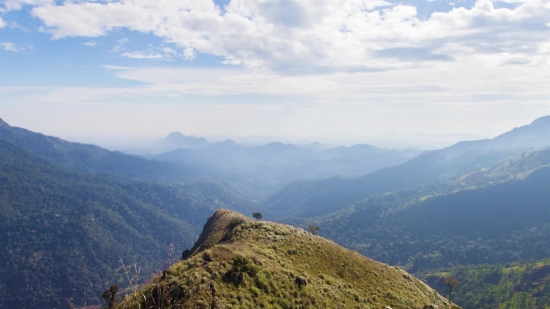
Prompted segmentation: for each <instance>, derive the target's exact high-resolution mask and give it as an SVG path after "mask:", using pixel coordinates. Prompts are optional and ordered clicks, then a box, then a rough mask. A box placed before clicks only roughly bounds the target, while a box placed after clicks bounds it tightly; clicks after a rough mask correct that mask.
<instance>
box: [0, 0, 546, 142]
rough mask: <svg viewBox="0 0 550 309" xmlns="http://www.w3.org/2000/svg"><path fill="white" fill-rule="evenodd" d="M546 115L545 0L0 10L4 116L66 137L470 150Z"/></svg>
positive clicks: (84, 2) (221, 0)
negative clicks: (443, 140) (421, 141)
mask: <svg viewBox="0 0 550 309" xmlns="http://www.w3.org/2000/svg"><path fill="white" fill-rule="evenodd" d="M548 114H550V1H548V0H531V1H530V0H493V1H491V0H477V1H475V0H463V1H460V0H456V1H444V0H430V1H426V0H417V1H412V0H403V1H394V0H386V1H384V0H366V1H365V0H231V1H228V0H216V1H211V0H66V1H55V0H0V118H2V119H3V120H4V121H6V122H8V123H9V124H11V125H14V126H19V127H24V128H27V129H30V130H33V131H38V132H42V133H45V134H50V135H55V136H60V137H63V138H68V139H71V140H82V141H99V143H101V142H104V143H107V141H110V142H123V141H130V140H133V139H139V138H150V139H154V138H158V137H162V136H164V135H166V134H168V133H169V132H173V131H180V132H182V133H183V134H187V135H196V136H204V137H207V138H209V139H212V140H221V139H225V138H234V139H237V140H238V139H239V138H241V139H244V138H246V137H248V138H251V139H255V140H262V139H264V140H273V139H281V140H299V141H314V140H318V141H323V142H333V143H339V142H341V143H351V142H365V141H372V140H378V141H381V140H383V139H384V137H395V136H401V137H403V138H404V139H406V138H407V136H419V135H422V136H439V137H441V136H447V137H453V138H459V139H460V138H463V137H467V136H471V137H474V136H480V137H493V136H496V135H498V134H500V133H503V132H505V131H508V130H510V129H512V128H514V127H518V126H521V125H525V124H528V123H530V122H531V121H533V120H534V119H536V118H538V117H541V116H544V115H548Z"/></svg>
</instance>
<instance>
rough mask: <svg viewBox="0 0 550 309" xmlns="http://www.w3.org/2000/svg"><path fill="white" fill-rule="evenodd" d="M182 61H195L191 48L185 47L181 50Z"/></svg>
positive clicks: (193, 51)
mask: <svg viewBox="0 0 550 309" xmlns="http://www.w3.org/2000/svg"><path fill="white" fill-rule="evenodd" d="M183 59H185V60H193V59H195V50H194V49H193V48H191V47H187V48H186V49H184V50H183Z"/></svg>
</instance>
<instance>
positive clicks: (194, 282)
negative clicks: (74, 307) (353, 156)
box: [117, 210, 459, 309]
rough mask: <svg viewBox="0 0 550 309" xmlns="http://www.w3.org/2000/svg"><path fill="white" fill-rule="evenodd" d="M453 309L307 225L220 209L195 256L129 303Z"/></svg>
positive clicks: (409, 279) (409, 277)
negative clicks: (258, 218) (312, 231)
mask: <svg viewBox="0 0 550 309" xmlns="http://www.w3.org/2000/svg"><path fill="white" fill-rule="evenodd" d="M388 307H389V308H393V309H428V308H430V309H433V308H440V309H443V308H455V309H458V308H459V307H457V306H456V305H453V304H451V303H449V302H448V301H447V300H446V299H445V298H444V297H442V296H440V295H438V294H437V293H436V292H435V291H433V290H432V289H431V288H429V287H428V286H427V285H426V284H424V283H423V282H421V281H420V280H418V279H416V278H415V277H413V276H412V275H409V274H408V273H406V272H405V271H403V270H401V269H399V268H394V267H390V266H388V265H385V264H382V263H379V262H375V261H373V260H371V259H369V258H366V257H364V256H362V255H360V254H358V253H357V252H355V251H351V250H348V249H344V248H343V247H340V246H339V245H337V244H335V243H333V242H331V241H328V240H326V239H324V238H321V237H319V236H315V235H312V234H310V233H308V232H305V231H304V230H302V229H298V228H294V227H292V226H288V225H282V224H278V223H272V222H265V221H252V220H251V219H248V218H247V217H244V216H242V215H240V214H238V213H235V212H231V211H226V210H218V211H216V212H215V213H214V215H212V216H211V217H210V218H209V219H208V221H207V223H206V225H205V226H204V229H203V232H202V234H201V236H200V238H199V240H198V241H197V243H196V244H195V246H194V247H193V248H192V250H191V256H190V257H188V258H187V259H186V260H183V261H180V262H177V263H175V264H174V265H172V266H171V267H170V268H168V269H167V272H166V274H162V275H158V276H156V277H155V278H154V279H153V280H152V281H151V282H150V283H149V284H148V285H146V286H145V287H144V288H143V289H141V290H139V291H136V292H135V293H133V294H130V295H129V296H128V297H126V298H124V300H123V301H122V302H121V303H120V304H119V305H118V306H117V308H119V309H123V308H289V309H290V308H388Z"/></svg>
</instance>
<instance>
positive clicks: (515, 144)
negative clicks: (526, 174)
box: [263, 116, 550, 217]
mask: <svg viewBox="0 0 550 309" xmlns="http://www.w3.org/2000/svg"><path fill="white" fill-rule="evenodd" d="M549 121H550V117H548V116H547V117H542V118H539V119H537V120H535V121H533V123H532V124H530V125H527V126H523V127H521V128H517V129H514V130H512V131H510V132H507V133H504V134H502V135H500V136H498V137H496V138H494V139H491V140H481V141H472V142H461V143H458V144H456V145H453V146H451V147H448V148H444V149H441V150H436V151H430V152H426V153H423V154H422V155H420V156H418V157H416V158H414V159H411V160H410V161H408V162H406V163H403V164H401V165H397V166H393V167H389V168H385V169H382V170H378V171H375V172H373V173H370V174H367V175H365V176H362V177H358V178H354V179H343V178H339V177H333V178H330V179H322V180H313V181H302V182H297V183H292V184H289V185H287V186H286V187H284V188H282V189H281V190H279V191H278V192H275V193H274V194H272V195H271V196H269V197H268V198H267V199H265V201H264V202H263V205H264V206H265V207H266V208H269V209H271V210H272V211H274V212H278V213H280V214H281V215H287V216H299V217H311V216H319V215H326V214H329V213H331V212H335V211H338V210H340V209H342V208H344V207H346V206H348V205H351V204H353V203H355V202H357V201H359V200H361V199H363V198H365V197H367V196H369V195H371V194H373V193H380V192H387V191H393V190H408V189H414V188H417V187H420V186H422V185H426V184H429V183H431V182H435V181H439V180H443V179H449V178H452V177H455V176H458V175H460V174H463V173H466V172H469V171H475V170H479V169H482V168H486V167H489V166H491V165H494V164H496V163H498V162H501V161H503V160H505V159H507V158H510V157H513V156H516V155H519V154H522V153H524V152H526V151H529V150H530V149H539V148H541V147H548V146H550V138H549V134H550V129H549V125H548V123H549Z"/></svg>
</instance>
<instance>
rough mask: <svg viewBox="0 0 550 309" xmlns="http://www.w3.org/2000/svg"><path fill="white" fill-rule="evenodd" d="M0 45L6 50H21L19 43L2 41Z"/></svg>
mask: <svg viewBox="0 0 550 309" xmlns="http://www.w3.org/2000/svg"><path fill="white" fill-rule="evenodd" d="M0 46H1V47H2V48H3V49H4V50H6V51H12V52H17V51H19V49H18V48H17V45H15V44H13V43H11V42H0Z"/></svg>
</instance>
